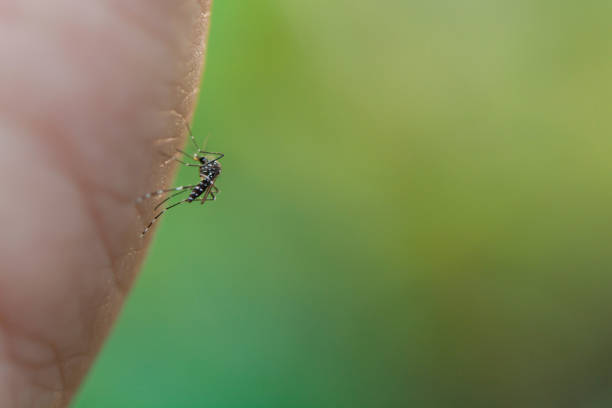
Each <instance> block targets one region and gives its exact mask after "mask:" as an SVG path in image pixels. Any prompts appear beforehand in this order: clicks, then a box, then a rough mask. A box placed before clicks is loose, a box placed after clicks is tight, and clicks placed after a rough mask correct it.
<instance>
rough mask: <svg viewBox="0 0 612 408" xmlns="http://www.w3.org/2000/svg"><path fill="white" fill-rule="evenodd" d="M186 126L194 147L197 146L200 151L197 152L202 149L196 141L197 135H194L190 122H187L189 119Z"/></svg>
mask: <svg viewBox="0 0 612 408" xmlns="http://www.w3.org/2000/svg"><path fill="white" fill-rule="evenodd" d="M185 127H186V128H187V131H188V132H189V137H190V138H191V143H193V147H195V148H196V150H197V151H198V152H197V153H196V154H198V153H200V152H201V149H200V148H199V147H198V144H197V143H196V140H195V137H193V132H192V131H191V126H189V123H187V121H185Z"/></svg>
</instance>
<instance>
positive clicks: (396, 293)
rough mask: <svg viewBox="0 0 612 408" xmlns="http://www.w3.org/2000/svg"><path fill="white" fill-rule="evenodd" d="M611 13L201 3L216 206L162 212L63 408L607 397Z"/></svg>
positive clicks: (578, 403) (538, 401) (611, 391)
mask: <svg viewBox="0 0 612 408" xmlns="http://www.w3.org/2000/svg"><path fill="white" fill-rule="evenodd" d="M610 21H612V3H611V2H609V1H606V2H604V1H593V2H563V1H562V2H558V1H557V2H553V1H526V0H519V1H512V2H510V1H467V0H466V1H408V0H402V1H400V0H395V1H393V0H389V1H384V2H366V1H362V0H358V1H340V0H339V1H332V2H330V1H328V0H325V1H324V0H309V1H301V0H282V1H281V0H260V1H224V0H217V1H216V2H215V4H214V9H213V14H212V27H211V32H210V43H209V49H208V57H207V67H206V73H205V79H204V82H203V87H202V93H201V100H200V104H199V106H198V110H197V114H196V118H195V122H194V126H193V127H194V131H195V133H196V134H197V135H198V138H199V139H200V140H202V139H203V137H204V135H206V134H208V133H210V134H211V137H210V140H209V144H208V147H209V148H210V149H212V150H218V151H223V152H224V153H225V154H226V157H225V158H224V159H223V165H224V173H223V175H222V176H221V177H220V179H219V182H218V184H219V186H220V188H221V190H222V192H221V194H220V195H219V199H218V200H217V201H216V202H215V203H211V205H207V208H204V209H202V208H190V207H185V208H181V209H177V210H176V211H175V212H174V213H173V214H169V215H168V216H167V217H166V218H165V219H164V220H163V222H162V223H161V226H160V228H159V230H158V232H157V234H156V237H155V242H154V245H153V247H152V249H151V251H150V255H149V258H148V260H147V262H146V265H145V268H144V270H143V271H142V275H141V277H140V279H139V281H138V282H137V284H136V286H135V288H134V292H133V293H132V296H131V297H130V298H129V301H128V302H127V306H126V309H125V311H124V313H123V314H122V317H121V319H120V321H119V323H118V326H117V328H116V330H115V331H114V333H113V335H112V337H111V338H110V341H109V342H108V344H107V345H106V347H105V349H104V351H103V353H102V355H101V357H100V358H99V360H98V361H97V364H96V366H95V368H94V370H93V372H92V374H91V375H90V376H89V378H88V380H87V382H86V384H85V387H84V389H83V390H82V392H81V393H80V395H79V396H78V398H77V400H76V402H75V404H74V406H76V407H79V408H85V407H460V406H461V407H463V406H465V407H548V406H550V407H585V408H594V407H609V406H612V319H611V317H612V313H611V309H612V297H611V296H610V293H611V292H612V275H611V273H610V272H612V251H611V248H610V247H611V245H610V243H611V242H612V216H611V215H610V213H611V209H612V175H611V172H612V160H611V158H612V138H611V130H612V112H611V108H612V104H611V101H612V80H611V78H612V24H610ZM189 170H191V169H186V171H181V173H180V174H179V180H178V183H181V184H183V183H185V182H187V181H189V180H192V178H193V172H190V171H189Z"/></svg>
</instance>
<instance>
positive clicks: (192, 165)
mask: <svg viewBox="0 0 612 408" xmlns="http://www.w3.org/2000/svg"><path fill="white" fill-rule="evenodd" d="M173 159H174V160H176V161H177V162H179V163H181V164H183V165H185V166H187V167H202V165H201V164H191V163H185V162H184V161H182V160H181V159H177V158H176V157H173Z"/></svg>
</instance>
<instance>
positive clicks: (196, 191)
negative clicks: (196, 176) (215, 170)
mask: <svg viewBox="0 0 612 408" xmlns="http://www.w3.org/2000/svg"><path fill="white" fill-rule="evenodd" d="M211 184H212V183H211V182H210V181H208V180H206V179H204V180H202V181H200V182H199V183H198V184H197V185H196V186H195V187H194V188H193V189H192V190H191V193H189V197H187V202H189V203H190V202H192V201H193V200H195V199H196V198H198V197H199V196H201V195H202V194H203V193H204V192H205V191H206V189H207V188H209V187H210V185H211Z"/></svg>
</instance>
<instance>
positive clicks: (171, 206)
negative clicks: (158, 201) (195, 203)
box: [140, 199, 187, 238]
mask: <svg viewBox="0 0 612 408" xmlns="http://www.w3.org/2000/svg"><path fill="white" fill-rule="evenodd" d="M186 202H187V200H186V199H185V200H181V201H179V202H178V203H174V204H172V205H169V206H168V207H166V208H164V209H163V210H161V211H160V212H159V213H158V214H157V215H156V216H155V217H153V219H152V220H151V222H150V223H149V225H147V226H146V227H145V229H144V231H142V233H141V234H140V238H142V237H144V236H145V234H146V233H147V232H148V231H149V230H150V229H151V226H152V225H153V224H155V221H157V220H158V219H159V217H161V216H162V215H163V214H164V213H165V212H166V211H168V210H169V209H171V208H173V207H176V206H177V205H180V204H183V203H186Z"/></svg>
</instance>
